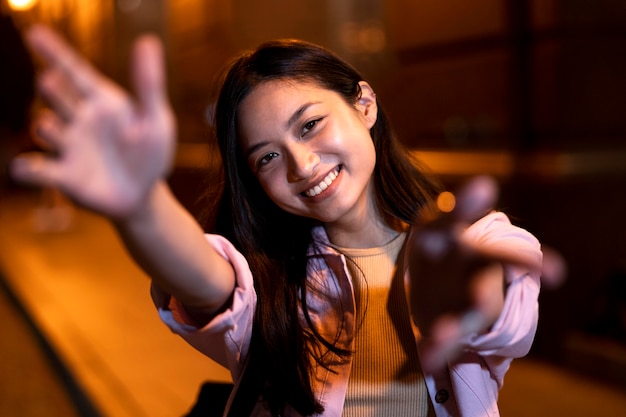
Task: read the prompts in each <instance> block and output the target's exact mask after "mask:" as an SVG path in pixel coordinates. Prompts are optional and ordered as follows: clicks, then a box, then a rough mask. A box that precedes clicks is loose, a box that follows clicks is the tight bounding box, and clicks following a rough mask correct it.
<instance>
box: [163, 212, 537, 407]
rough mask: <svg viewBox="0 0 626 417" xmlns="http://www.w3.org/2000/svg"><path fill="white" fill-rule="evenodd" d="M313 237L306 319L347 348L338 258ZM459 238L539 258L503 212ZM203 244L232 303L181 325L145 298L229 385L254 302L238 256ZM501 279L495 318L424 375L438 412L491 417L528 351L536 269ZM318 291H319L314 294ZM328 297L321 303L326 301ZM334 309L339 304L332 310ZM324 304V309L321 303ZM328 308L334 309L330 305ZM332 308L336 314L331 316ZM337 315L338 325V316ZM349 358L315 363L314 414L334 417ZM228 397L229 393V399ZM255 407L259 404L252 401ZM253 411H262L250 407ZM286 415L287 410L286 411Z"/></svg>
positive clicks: (349, 323) (175, 313)
mask: <svg viewBox="0 0 626 417" xmlns="http://www.w3.org/2000/svg"><path fill="white" fill-rule="evenodd" d="M313 237H314V240H315V241H317V242H321V243H322V245H313V247H312V248H311V249H310V255H311V257H310V260H309V278H308V279H309V280H310V281H309V282H310V283H311V284H312V285H314V287H315V288H317V289H319V290H320V292H317V296H316V295H315V294H314V292H312V291H309V294H310V295H309V297H310V300H308V305H309V307H310V309H311V311H310V316H311V318H312V320H313V321H314V323H315V324H316V325H317V326H318V329H322V331H323V333H324V332H326V333H327V334H326V335H325V336H329V337H331V338H332V337H334V336H335V333H336V331H337V329H339V328H341V329H342V333H341V334H340V339H339V343H342V344H345V347H350V346H351V343H352V338H353V334H354V316H355V310H354V297H353V292H352V284H351V280H350V275H349V272H348V270H347V268H346V263H345V259H344V258H343V256H342V255H340V254H338V253H337V252H336V251H334V250H333V249H332V248H330V247H329V246H328V245H324V244H323V243H325V242H328V238H327V236H326V234H325V231H324V229H323V228H321V227H320V228H318V229H316V230H314V236H313ZM465 237H466V238H468V239H470V240H472V241H474V242H479V243H480V244H481V245H486V246H491V245H494V247H497V248H498V250H503V251H511V253H519V251H523V252H524V253H525V254H527V256H528V257H529V258H531V259H536V260H537V264H538V265H539V264H540V262H541V256H542V255H541V250H540V244H539V242H538V241H537V239H535V238H534V237H533V236H532V235H531V234H530V233H528V232H527V231H525V230H523V229H520V228H518V227H515V226H513V225H511V223H510V221H509V219H508V218H507V217H506V215H504V214H503V213H499V212H495V213H491V214H489V215H487V216H485V217H484V218H483V219H481V220H479V221H478V222H476V223H474V224H473V225H471V226H470V227H469V228H468V229H467V231H466V232H465ZM207 239H208V241H209V243H210V244H211V245H212V246H213V247H214V248H215V249H216V250H218V251H219V253H221V254H222V256H224V258H226V259H227V260H229V261H230V263H231V264H232V265H233V268H234V269H235V273H236V279H237V286H236V288H235V292H234V296H233V301H232V305H231V306H230V308H228V309H227V310H226V311H224V312H223V313H221V314H220V315H219V316H217V317H216V318H215V319H213V320H212V321H211V322H210V323H209V324H208V325H206V326H205V327H203V328H201V329H198V328H196V327H194V326H192V325H189V324H186V323H185V321H186V320H185V315H184V311H182V309H181V308H180V306H178V305H177V303H176V300H173V299H171V297H170V296H169V295H167V294H164V293H163V292H161V291H159V290H158V289H157V288H156V287H153V289H152V295H153V299H154V302H155V304H156V306H157V307H158V309H159V313H160V315H161V318H162V320H163V321H164V322H165V323H166V324H167V325H168V326H169V327H170V329H171V330H172V331H173V332H175V333H177V334H179V335H181V336H182V337H183V338H184V339H185V340H186V341H187V342H188V343H190V344H191V345H192V346H193V347H195V348H196V349H198V350H199V351H200V352H202V353H204V354H205V355H207V356H209V357H210V358H212V359H213V360H215V361H216V362H218V363H220V364H221V365H223V366H225V367H226V368H228V369H229V370H230V371H231V374H232V377H233V381H235V385H236V384H237V383H238V382H239V380H240V377H241V376H242V363H243V362H244V361H243V360H244V358H245V357H246V354H247V352H248V348H249V344H250V335H251V330H252V319H253V315H254V310H255V306H256V294H255V291H254V287H253V277H252V273H251V272H250V269H249V268H248V264H247V262H246V260H245V258H244V257H243V255H242V254H241V253H239V252H238V251H237V250H236V249H235V248H234V247H233V245H232V244H231V243H230V242H229V241H227V240H226V239H225V238H223V237H221V236H217V235H207ZM505 279H506V282H507V284H508V286H507V293H506V298H505V305H504V309H503V311H502V314H501V316H500V317H499V319H498V320H497V321H496V323H495V324H494V325H493V326H492V328H491V330H490V332H489V333H486V334H481V335H479V336H475V337H472V338H470V339H469V340H467V342H466V349H465V352H464V354H463V356H462V358H461V359H460V360H459V361H457V362H455V363H451V364H450V365H449V367H448V369H447V370H445V371H443V372H441V373H439V374H433V375H430V374H428V375H425V376H426V384H427V387H428V392H429V395H430V398H431V400H432V404H433V406H434V408H435V413H436V415H437V416H438V417H444V416H463V417H474V416H499V411H498V406H497V399H498V391H499V389H500V387H501V386H502V382H503V378H504V374H505V373H506V371H507V370H508V368H509V365H510V363H511V361H512V359H513V358H516V357H521V356H524V355H525V354H526V353H528V350H529V349H530V347H531V344H532V340H533V338H534V334H535V330H536V325H537V317H538V303H537V298H538V295H539V287H540V285H539V273H538V271H535V272H532V271H526V270H521V269H520V268H515V267H506V268H505ZM320 293H321V294H324V295H323V296H321V295H320ZM329 298H330V299H331V300H333V301H334V302H335V305H334V306H329V305H328V299H329ZM339 306H342V308H341V309H339V308H338V307H339ZM329 307H331V308H329ZM333 307H334V308H333ZM338 312H339V314H338ZM341 319H343V320H344V323H343V326H339V321H340V320H341ZM350 366H351V364H350V363H343V364H342V363H339V364H338V365H336V366H334V367H333V371H334V372H330V371H328V370H327V369H324V368H322V367H320V368H319V369H318V370H317V372H316V378H315V382H314V384H315V389H316V392H317V393H318V398H319V400H320V401H321V403H322V404H323V405H324V408H325V411H324V413H323V414H322V416H320V417H340V416H341V414H342V410H343V404H344V400H345V395H346V389H347V386H348V378H349V375H350ZM231 399H232V398H231ZM259 404H260V403H259ZM253 415H254V416H269V413H267V411H265V410H263V408H262V407H260V406H258V407H257V408H256V409H255V412H254V414H253ZM287 415H295V413H293V414H289V413H288V412H287Z"/></svg>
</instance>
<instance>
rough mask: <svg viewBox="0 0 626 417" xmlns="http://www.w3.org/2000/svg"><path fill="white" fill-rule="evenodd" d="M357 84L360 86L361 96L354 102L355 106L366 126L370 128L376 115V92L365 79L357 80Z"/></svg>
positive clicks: (374, 121)
mask: <svg viewBox="0 0 626 417" xmlns="http://www.w3.org/2000/svg"><path fill="white" fill-rule="evenodd" d="M359 86H360V87H361V97H360V98H359V99H358V101H357V103H356V108H357V110H359V111H360V112H361V114H362V115H363V117H364V118H365V123H366V125H367V128H368V129H371V128H372V126H374V123H376V119H377V117H378V104H377V102H376V93H374V90H373V89H372V87H371V86H370V85H369V84H368V83H367V82H366V81H359Z"/></svg>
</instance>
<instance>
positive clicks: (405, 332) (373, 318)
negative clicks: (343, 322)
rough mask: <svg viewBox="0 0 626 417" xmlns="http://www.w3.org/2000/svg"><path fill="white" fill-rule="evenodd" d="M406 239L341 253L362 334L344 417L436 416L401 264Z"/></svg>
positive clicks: (356, 341)
mask: <svg viewBox="0 0 626 417" xmlns="http://www.w3.org/2000/svg"><path fill="white" fill-rule="evenodd" d="M405 238H406V233H403V234H400V235H398V236H397V237H396V238H394V239H393V240H392V241H390V242H389V243H387V244H386V245H384V246H381V247H377V248H371V249H350V248H337V249H338V250H339V251H341V252H342V253H343V254H344V255H345V256H346V258H347V262H348V269H349V270H350V273H351V275H352V279H353V285H354V291H355V297H356V300H357V317H358V318H359V319H358V320H359V322H358V323H357V334H356V339H355V349H356V351H355V355H354V359H353V365H352V371H351V374H350V382H349V384H348V392H347V396H346V402H345V405H344V412H343V416H344V417H373V416H376V417H398V416H402V417H412V416H420V417H426V416H434V413H433V412H432V407H431V406H430V401H429V399H428V392H427V390H426V385H425V383H424V376H423V374H422V371H421V369H420V365H419V360H418V356H417V350H416V348H415V340H414V337H413V332H412V329H411V325H410V322H409V315H408V309H407V305H406V298H405V295H404V290H403V278H402V276H401V273H399V272H398V268H397V265H396V261H397V259H398V255H399V253H400V251H401V249H402V246H403V244H404V240H405Z"/></svg>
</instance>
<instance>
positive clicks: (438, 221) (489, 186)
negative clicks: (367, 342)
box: [407, 177, 541, 372]
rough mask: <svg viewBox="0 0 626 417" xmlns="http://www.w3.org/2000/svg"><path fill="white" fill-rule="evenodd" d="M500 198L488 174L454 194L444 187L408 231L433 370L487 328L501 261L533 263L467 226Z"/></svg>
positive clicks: (498, 302)
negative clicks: (471, 234) (482, 240)
mask: <svg viewBox="0 0 626 417" xmlns="http://www.w3.org/2000/svg"><path fill="white" fill-rule="evenodd" d="M497 198H498V187H497V184H496V183H495V181H494V180H493V179H492V178H489V177H477V178H474V179H472V180H471V181H469V182H468V183H467V184H466V185H465V186H464V187H463V188H462V189H461V190H460V191H459V192H458V193H456V194H455V195H453V194H451V193H447V192H446V193H442V195H440V196H439V199H438V201H437V207H430V208H428V209H426V210H424V211H423V212H422V213H421V214H420V219H419V222H418V224H417V226H416V227H415V228H414V230H413V231H412V233H411V236H410V237H409V243H408V245H409V247H408V256H409V271H410V274H409V276H410V277H411V278H410V282H408V283H407V284H408V292H409V299H410V304H411V313H412V318H413V321H414V323H415V324H416V325H417V327H418V328H419V330H420V333H421V341H420V343H421V344H422V349H421V352H422V363H423V367H424V368H425V371H427V372H432V371H434V370H436V369H439V368H441V367H443V366H445V365H446V362H447V361H448V360H453V359H454V356H455V354H457V353H459V349H460V348H461V343H462V341H463V340H465V339H466V338H467V337H470V336H472V335H475V334H479V333H481V332H484V331H487V330H488V329H489V327H490V326H491V325H492V324H493V323H494V322H495V321H496V319H497V318H498V317H499V315H500V313H501V312H502V308H503V306H504V294H505V288H504V285H505V283H504V277H503V265H504V264H507V263H513V264H519V265H523V266H528V267H529V268H536V269H538V270H540V269H541V265H529V263H531V262H535V261H534V260H529V259H525V258H524V257H523V254H516V253H507V252H506V251H502V252H498V251H495V250H494V248H482V247H480V246H477V245H475V244H473V242H470V241H467V239H464V237H463V232H464V231H465V230H466V229H467V228H468V227H469V226H470V225H471V224H472V223H474V222H476V221H477V220H479V219H480V218H482V217H483V216H485V215H486V214H488V213H489V212H490V211H491V210H492V209H493V207H494V205H495V203H496V201H497Z"/></svg>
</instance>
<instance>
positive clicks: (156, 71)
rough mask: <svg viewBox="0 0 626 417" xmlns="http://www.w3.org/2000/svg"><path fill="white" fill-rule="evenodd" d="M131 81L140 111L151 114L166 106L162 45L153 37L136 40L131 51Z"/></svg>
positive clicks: (147, 36) (146, 36) (148, 36)
mask: <svg viewBox="0 0 626 417" xmlns="http://www.w3.org/2000/svg"><path fill="white" fill-rule="evenodd" d="M131 71H132V81H133V87H134V89H135V94H136V96H137V100H138V101H139V106H140V108H141V109H142V111H144V112H146V113H148V114H153V113H155V112H157V111H158V110H159V109H160V108H162V106H164V105H165V106H167V89H166V82H165V62H164V56H163V44H162V43H161V41H160V40H159V39H158V38H157V37H156V36H154V35H144V36H142V37H140V38H139V39H137V41H136V42H135V44H134V45H133V51H132V67H131Z"/></svg>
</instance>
